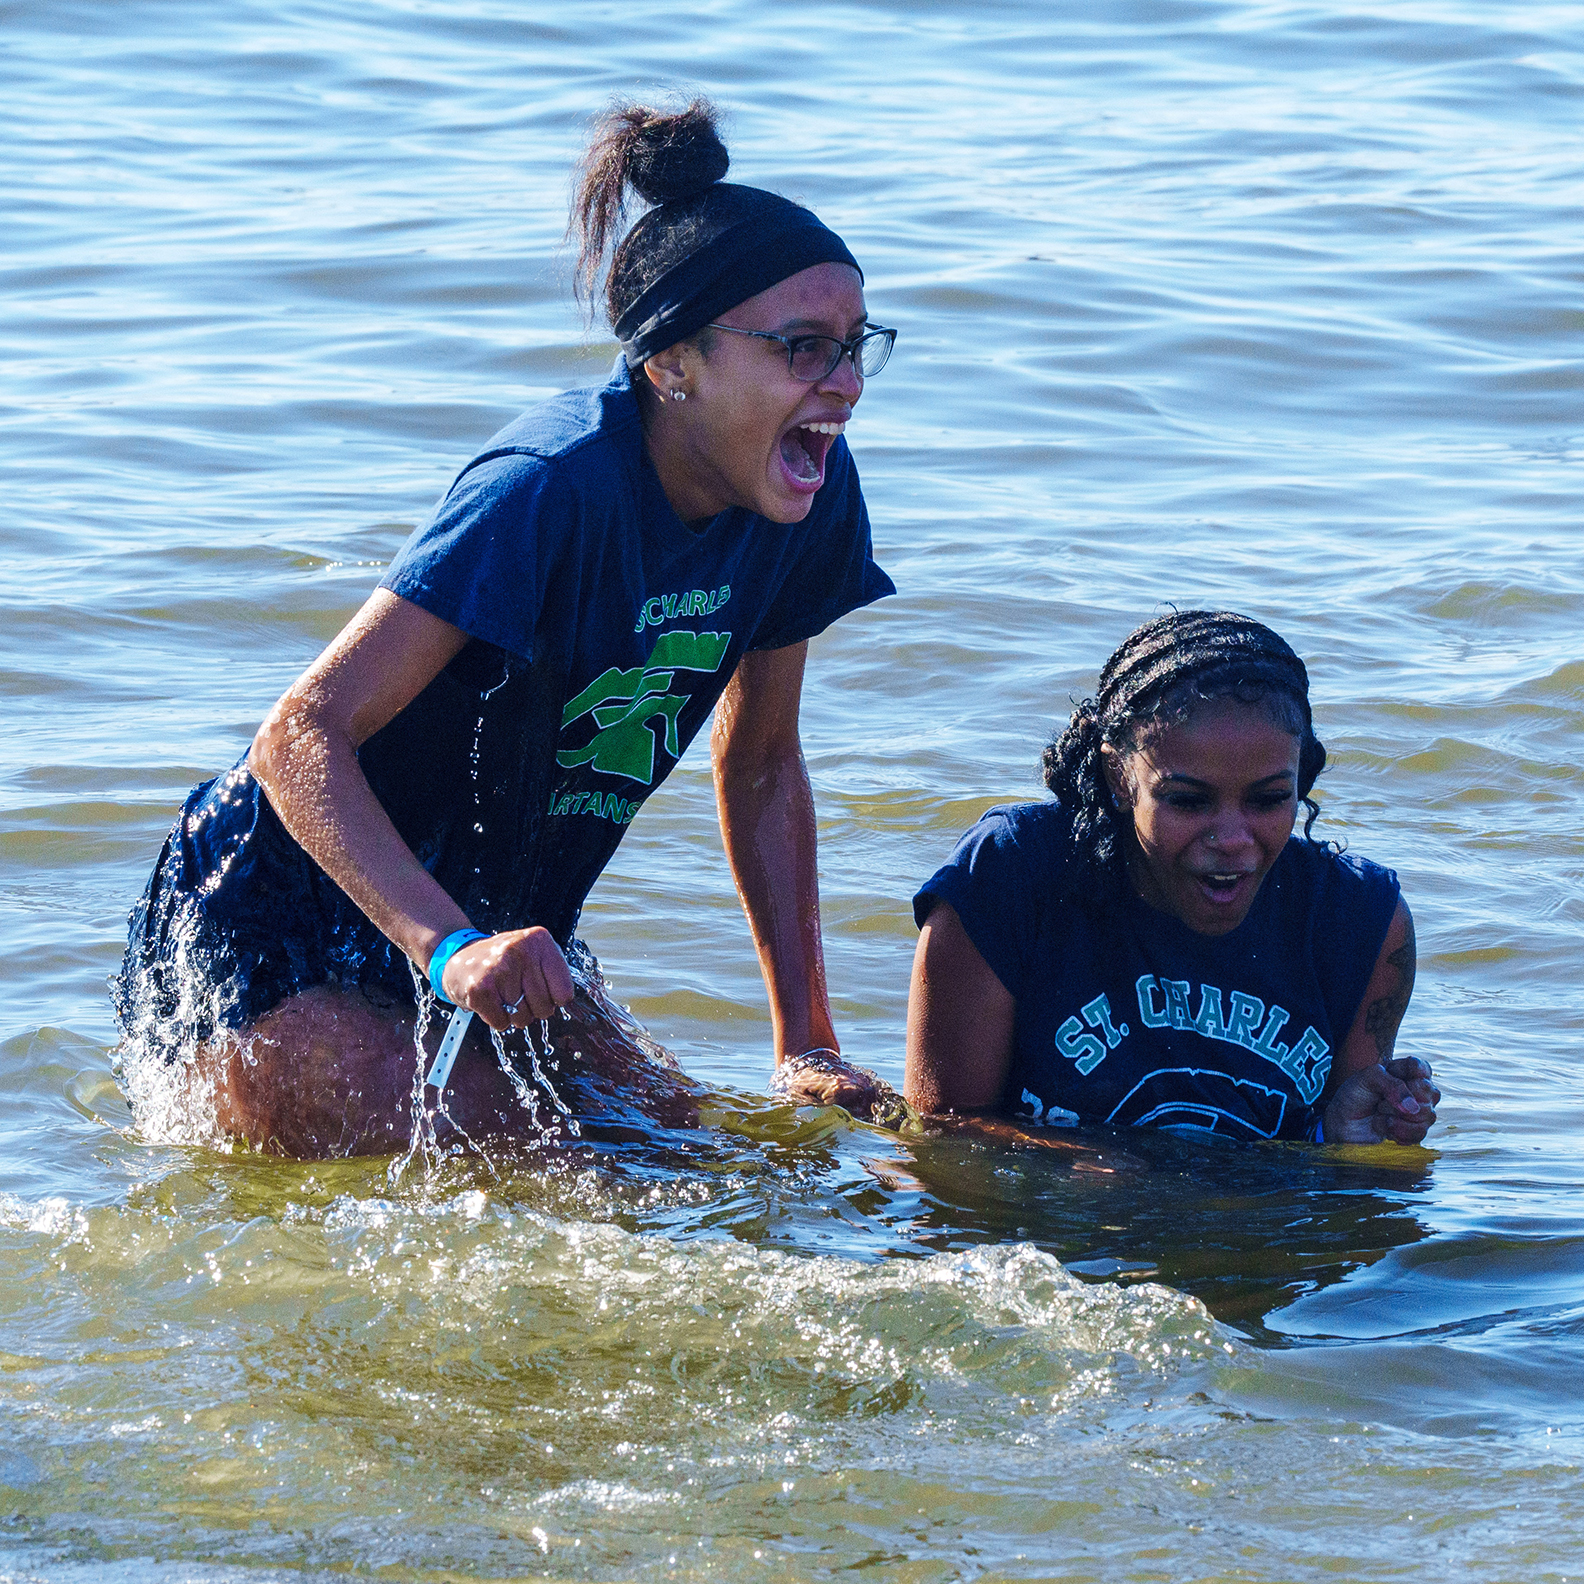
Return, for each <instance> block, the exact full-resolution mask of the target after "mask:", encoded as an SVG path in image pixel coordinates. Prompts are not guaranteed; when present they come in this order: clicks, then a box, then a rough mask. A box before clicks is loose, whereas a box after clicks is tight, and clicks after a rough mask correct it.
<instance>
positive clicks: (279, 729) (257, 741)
mask: <svg viewBox="0 0 1584 1584" xmlns="http://www.w3.org/2000/svg"><path fill="white" fill-rule="evenodd" d="M325 744H326V733H325V731H324V727H323V723H322V722H320V721H319V720H318V718H317V716H316V714H315V712H314V711H313V710H312V708H311V707H310V706H309V705H308V703H307V702H306V701H305V700H304V699H303V698H301V697H300V696H299V695H298V694H297V692H296V690H295V689H293V690H291V691H289V692H287V693H285V694H284V695H283V696H282V697H281V698H280V699H279V700H278V701H277V702H276V705H275V707H274V709H272V710H271V711H270V712H269V714H268V715H266V716H265V717H264V721H263V724H262V725H261V726H260V727H259V729H258V730H257V731H256V732H255V733H254V734H253V745H252V747H250V748H249V749H248V769H249V770H251V771H252V772H253V777H254V779H255V780H256V781H257V782H258V783H259V785H260V786H261V787H263V788H264V790H265V792H267V793H268V794H269V796H270V801H271V802H277V797H278V794H279V793H281V792H282V791H283V790H284V789H285V788H286V787H287V786H289V785H290V784H291V783H292V782H294V781H296V780H298V779H300V777H301V775H302V773H303V771H304V770H305V769H306V768H307V767H308V765H310V764H312V763H313V762H314V761H318V760H322V759H323V758H324V749H325Z"/></svg>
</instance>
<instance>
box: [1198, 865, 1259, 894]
mask: <svg viewBox="0 0 1584 1584" xmlns="http://www.w3.org/2000/svg"><path fill="white" fill-rule="evenodd" d="M1196 878H1197V879H1198V881H1199V884H1200V885H1201V886H1202V887H1203V888H1204V891H1205V894H1206V895H1207V896H1208V897H1209V898H1210V900H1211V901H1212V902H1231V901H1234V900H1235V899H1236V897H1237V894H1238V888H1239V887H1240V886H1241V885H1242V884H1243V882H1244V881H1245V880H1246V879H1248V871H1247V870H1243V869H1224V870H1220V871H1218V872H1215V873H1211V874H1201V875H1198V876H1196Z"/></svg>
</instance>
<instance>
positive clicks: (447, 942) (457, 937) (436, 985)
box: [429, 925, 489, 1006]
mask: <svg viewBox="0 0 1584 1584" xmlns="http://www.w3.org/2000/svg"><path fill="white" fill-rule="evenodd" d="M488 939H489V936H488V935H486V934H485V933H484V931H483V930H476V929H474V928H473V927H472V926H471V925H470V926H469V927H468V928H467V929H459V930H452V932H451V933H450V934H449V935H447V936H446V938H445V939H444V940H443V941H441V942H440V944H439V945H438V946H436V947H435V949H434V955H433V956H432V957H431V958H430V959H429V988H430V989H431V990H433V991H434V993H435V995H436V996H438V997H439V998H440V1000H442V1001H444V1002H445V1004H446V1005H447V1006H455V1005H456V1002H455V1001H453V1000H452V999H451V997H450V996H448V995H447V994H446V993H445V989H444V986H443V984H442V982H441V981H442V980H444V978H445V971H446V964H447V963H448V962H450V961H451V959H452V958H453V957H455V956H456V954H457V953H458V952H459V951H461V950H462V948H463V947H464V946H471V945H472V944H473V942H474V941H476V940H488Z"/></svg>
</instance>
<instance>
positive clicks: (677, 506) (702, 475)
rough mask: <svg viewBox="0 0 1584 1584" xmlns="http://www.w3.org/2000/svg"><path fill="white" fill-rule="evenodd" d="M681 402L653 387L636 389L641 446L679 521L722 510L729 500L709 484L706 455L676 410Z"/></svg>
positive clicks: (686, 520)
mask: <svg viewBox="0 0 1584 1584" xmlns="http://www.w3.org/2000/svg"><path fill="white" fill-rule="evenodd" d="M681 405H682V404H681V403H680V402H678V403H675V404H674V405H673V404H672V403H671V402H668V401H666V400H664V399H663V398H662V397H660V396H659V395H658V394H655V393H654V392H653V391H646V390H643V389H640V390H639V393H638V413H639V419H640V421H641V423H642V425H643V437H644V446H645V448H646V449H647V451H648V452H649V460H650V462H652V463H653V464H654V470H655V473H656V475H657V476H658V477H659V479H660V488H661V489H662V490H664V491H665V498H666V500H667V501H669V502H670V504H671V510H672V511H674V512H675V513H676V514H677V516H678V517H680V518H681V519H682V521H683V522H698V521H699V520H700V519H702V518H705V517H713V516H715V514H716V513H717V512H722V511H725V509H726V508H727V507H728V506H730V505H731V502H730V501H729V500H727V499H725V498H724V497H723V496H722V495H721V493H720V492H719V490H718V489H716V488H713V487H712V481H711V471H712V470H711V468H710V466H709V462H708V459H707V458H706V457H705V456H704V455H703V454H702V453H701V452H699V451H698V450H697V448H696V447H695V445H694V444H693V441H692V437H691V433H690V425H689V424H688V422H687V415H686V414H685V413H683V412H680V411H678V410H677V409H678V408H680V407H681Z"/></svg>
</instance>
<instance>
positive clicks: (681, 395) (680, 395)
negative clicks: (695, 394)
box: [671, 390, 687, 401]
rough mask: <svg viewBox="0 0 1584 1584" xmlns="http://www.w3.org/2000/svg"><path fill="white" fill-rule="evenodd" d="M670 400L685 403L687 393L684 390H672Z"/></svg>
mask: <svg viewBox="0 0 1584 1584" xmlns="http://www.w3.org/2000/svg"><path fill="white" fill-rule="evenodd" d="M671 400H672V401H686V400H687V392H686V391H685V390H674V391H672V392H671Z"/></svg>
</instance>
